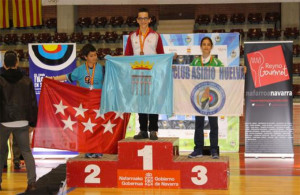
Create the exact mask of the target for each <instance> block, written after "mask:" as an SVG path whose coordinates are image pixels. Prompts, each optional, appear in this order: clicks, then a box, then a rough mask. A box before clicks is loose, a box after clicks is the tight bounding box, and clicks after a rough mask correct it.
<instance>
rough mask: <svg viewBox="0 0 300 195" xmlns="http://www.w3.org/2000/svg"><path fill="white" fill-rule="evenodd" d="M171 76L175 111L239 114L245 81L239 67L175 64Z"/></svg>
mask: <svg viewBox="0 0 300 195" xmlns="http://www.w3.org/2000/svg"><path fill="white" fill-rule="evenodd" d="M173 79H174V113H175V114H178V115H204V116H241V115H242V114H243V105H244V84H245V76H244V71H243V67H205V66H192V67H191V66H175V67H174V68H173ZM206 93H208V95H206ZM205 95H206V96H205Z"/></svg>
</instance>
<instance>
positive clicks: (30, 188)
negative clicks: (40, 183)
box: [25, 182, 36, 192]
mask: <svg viewBox="0 0 300 195" xmlns="http://www.w3.org/2000/svg"><path fill="white" fill-rule="evenodd" d="M34 190H36V183H35V182H33V183H31V184H28V186H27V188H26V191H25V192H31V191H34Z"/></svg>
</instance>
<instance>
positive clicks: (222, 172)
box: [67, 138, 229, 189]
mask: <svg viewBox="0 0 300 195" xmlns="http://www.w3.org/2000/svg"><path fill="white" fill-rule="evenodd" d="M228 173H229V160H228V157H223V156H221V157H220V159H211V157H210V156H203V157H201V158H193V159H190V158H188V157H187V156H180V155H179V139H178V138H159V139H158V140H156V141H152V140H149V139H143V140H134V139H133V138H126V139H123V140H121V141H119V142H118V155H111V154H104V156H103V157H102V158H91V159H88V158H84V155H83V154H82V155H79V156H77V157H75V158H72V159H69V160H68V161H67V185H68V186H69V187H99V188H154V189H155V188H166V189H178V188H182V189H184V188H186V189H227V188H228V185H229V180H228Z"/></svg>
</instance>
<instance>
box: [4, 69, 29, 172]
mask: <svg viewBox="0 0 300 195" xmlns="http://www.w3.org/2000/svg"><path fill="white" fill-rule="evenodd" d="M18 70H20V71H21V72H22V73H23V74H24V75H25V72H24V71H23V70H22V69H21V68H19V67H18ZM5 71H6V69H5V68H4V67H1V68H0V75H2V74H3V73H4V72H5ZM12 143H13V144H12V155H13V159H14V169H15V170H19V169H21V166H20V157H21V151H20V148H19V146H18V143H17V140H16V138H15V137H13V142H12ZM5 156H6V159H7V157H8V150H7V151H6V153H5ZM4 168H7V161H5V163H4Z"/></svg>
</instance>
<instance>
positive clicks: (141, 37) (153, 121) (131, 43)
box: [125, 8, 164, 140]
mask: <svg viewBox="0 0 300 195" xmlns="http://www.w3.org/2000/svg"><path fill="white" fill-rule="evenodd" d="M137 22H138V24H139V28H138V29H137V31H135V32H132V33H130V35H129V37H128V40H127V44H126V48H125V56H132V55H153V54H164V48H163V44H162V40H161V37H160V35H159V34H158V33H157V32H155V31H154V30H152V29H151V28H150V27H149V24H150V22H151V18H150V17H149V11H148V9H146V8H141V9H139V11H138V17H137ZM148 121H149V127H148ZM139 123H140V132H139V133H138V134H137V135H135V136H134V137H133V138H134V139H146V138H148V137H149V136H148V130H149V131H150V140H157V139H158V137H157V131H158V114H147V113H139Z"/></svg>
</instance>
